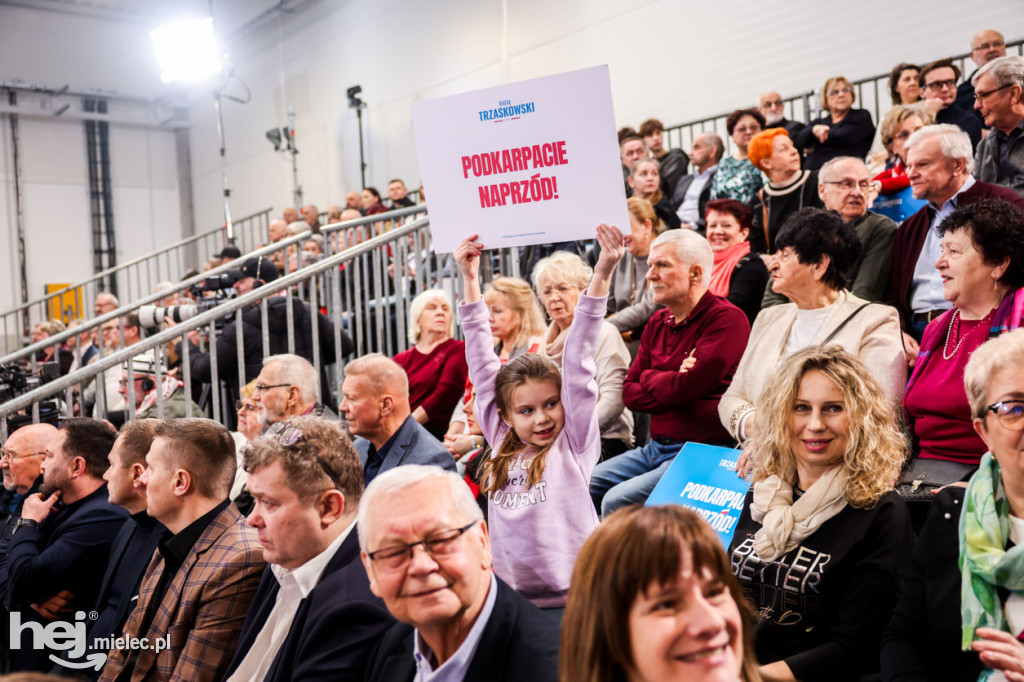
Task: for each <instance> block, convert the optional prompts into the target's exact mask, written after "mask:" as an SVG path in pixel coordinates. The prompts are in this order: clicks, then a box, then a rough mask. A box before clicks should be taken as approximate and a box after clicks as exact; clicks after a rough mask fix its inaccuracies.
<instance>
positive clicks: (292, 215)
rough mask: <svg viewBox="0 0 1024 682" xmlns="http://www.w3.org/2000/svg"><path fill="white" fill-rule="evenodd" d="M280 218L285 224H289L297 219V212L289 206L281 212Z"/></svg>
mask: <svg viewBox="0 0 1024 682" xmlns="http://www.w3.org/2000/svg"><path fill="white" fill-rule="evenodd" d="M281 219H282V220H284V224H285V225H291V224H292V223H294V222H295V221H296V220H298V219H299V212H298V211H296V210H295V209H294V208H292V207H291V206H289V207H288V208H286V209H285V210H284V211H282V212H281Z"/></svg>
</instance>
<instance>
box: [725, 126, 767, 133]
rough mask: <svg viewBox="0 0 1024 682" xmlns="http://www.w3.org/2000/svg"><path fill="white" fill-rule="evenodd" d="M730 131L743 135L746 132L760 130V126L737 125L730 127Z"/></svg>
mask: <svg viewBox="0 0 1024 682" xmlns="http://www.w3.org/2000/svg"><path fill="white" fill-rule="evenodd" d="M732 132H734V133H739V134H740V135H745V134H746V133H759V132H761V126H737V127H735V128H733V129H732Z"/></svg>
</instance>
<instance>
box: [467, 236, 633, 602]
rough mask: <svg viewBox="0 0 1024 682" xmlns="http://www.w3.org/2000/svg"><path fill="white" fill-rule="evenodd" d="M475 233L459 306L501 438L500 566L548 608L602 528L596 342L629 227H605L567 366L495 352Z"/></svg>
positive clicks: (494, 506)
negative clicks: (594, 495) (505, 358)
mask: <svg viewBox="0 0 1024 682" xmlns="http://www.w3.org/2000/svg"><path fill="white" fill-rule="evenodd" d="M476 239H477V235H472V236H470V237H469V238H468V239H465V240H463V241H462V243H461V244H459V247H458V248H457V249H456V250H455V260H456V262H458V264H459V270H460V271H461V272H462V276H463V280H464V282H465V294H466V298H465V301H464V303H463V304H462V306H461V307H460V308H459V314H460V317H461V320H462V329H463V332H464V333H465V337H466V361H467V363H468V365H469V378H470V380H471V381H472V382H473V385H474V386H475V387H476V392H477V396H476V400H477V402H476V414H477V420H478V422H479V423H480V426H481V428H482V429H483V432H484V436H485V437H486V438H487V442H488V443H493V444H494V449H493V451H492V453H491V458H490V459H489V460H488V461H487V463H486V464H485V465H484V472H483V479H482V483H481V491H483V492H485V493H486V494H487V496H488V499H489V502H488V520H489V523H490V531H491V537H492V538H493V542H492V543H491V550H492V553H493V561H494V572H495V573H496V574H497V575H498V577H500V578H501V579H502V580H504V581H506V582H507V583H509V584H510V585H511V586H512V587H513V588H515V590H516V591H518V592H519V593H520V594H522V595H523V596H525V597H526V598H528V599H529V600H530V601H532V602H533V603H534V604H536V605H537V606H539V607H541V608H550V609H560V608H562V607H564V606H565V600H566V595H567V594H568V591H569V578H570V576H571V574H572V568H573V563H574V561H575V559H576V553H577V552H578V551H579V550H580V547H582V546H583V542H584V540H586V538H587V536H588V535H589V534H590V531H592V530H593V529H594V528H596V527H597V523H598V520H597V513H596V512H595V510H594V505H593V502H592V501H591V499H590V473H591V471H593V469H594V465H595V464H597V460H598V458H599V457H600V454H601V433H600V430H599V428H598V423H597V382H596V381H595V379H594V374H595V372H596V367H595V365H594V348H595V346H596V345H597V338H598V334H599V333H600V330H601V322H602V320H603V318H604V312H605V301H606V299H607V297H608V288H609V283H610V281H611V277H612V273H613V272H614V270H615V265H616V263H618V261H619V259H620V258H621V257H622V254H623V252H624V250H625V249H624V246H623V239H622V234H621V233H620V232H619V231H618V230H617V229H616V228H614V227H608V226H607V225H600V226H598V228H597V240H598V242H599V243H600V245H601V257H600V259H599V260H598V262H597V266H596V267H595V268H594V277H593V279H592V280H591V282H590V286H589V287H588V289H587V291H586V292H584V293H582V294H580V301H579V304H578V306H577V308H576V315H575V317H574V318H573V321H572V325H571V326H570V327H569V334H568V337H567V339H566V343H565V348H566V352H565V354H564V356H563V359H562V372H561V373H559V371H558V368H557V367H556V366H555V365H554V363H552V362H551V361H550V360H548V359H547V358H544V357H542V356H540V355H537V354H535V353H527V354H525V355H521V356H519V357H517V358H513V359H512V360H510V361H509V362H508V363H507V364H505V365H502V364H501V362H500V361H499V360H498V357H497V356H496V355H495V354H494V340H493V338H492V336H491V330H490V326H489V324H488V322H487V318H488V312H487V305H486V304H485V303H484V301H483V297H482V296H481V293H480V281H479V279H478V275H479V267H480V254H481V252H482V250H483V248H484V247H483V244H481V243H479V242H477V241H476Z"/></svg>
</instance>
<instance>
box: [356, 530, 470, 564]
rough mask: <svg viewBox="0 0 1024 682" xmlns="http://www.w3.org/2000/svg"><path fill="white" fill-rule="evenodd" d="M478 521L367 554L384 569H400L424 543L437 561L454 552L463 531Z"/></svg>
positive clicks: (428, 552)
mask: <svg viewBox="0 0 1024 682" xmlns="http://www.w3.org/2000/svg"><path fill="white" fill-rule="evenodd" d="M477 521H480V519H477V520H476V521H470V522H469V523H467V524H466V525H465V526H463V527H462V528H452V529H450V530H439V531H437V532H436V533H431V534H430V535H428V536H427V537H425V538H423V539H422V540H420V541H419V542H411V543H409V544H408V545H393V546H391V547H384V548H382V549H378V550H377V551H375V552H367V554H366V556H368V557H369V558H370V561H372V562H374V563H375V564H376V565H377V566H380V567H381V568H382V569H386V570H388V571H398V570H401V569H403V568H405V566H406V565H407V564H408V563H409V562H410V561H412V552H413V550H414V549H415V548H417V547H419V546H420V545H422V546H423V549H424V551H426V553H427V554H429V555H430V557H431V558H432V559H434V560H435V561H436V560H438V559H440V558H444V557H447V556H451V555H452V554H454V553H455V541H456V540H458V539H459V538H460V537H462V535H463V533H465V532H466V531H467V530H469V529H470V528H472V527H473V526H475V525H476V523H477Z"/></svg>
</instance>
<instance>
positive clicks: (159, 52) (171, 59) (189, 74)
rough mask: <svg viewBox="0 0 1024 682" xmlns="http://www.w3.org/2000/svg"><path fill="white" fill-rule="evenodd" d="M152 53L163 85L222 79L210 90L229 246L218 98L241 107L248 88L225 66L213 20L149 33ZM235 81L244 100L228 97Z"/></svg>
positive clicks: (224, 149) (181, 23) (230, 230)
mask: <svg viewBox="0 0 1024 682" xmlns="http://www.w3.org/2000/svg"><path fill="white" fill-rule="evenodd" d="M149 35H150V37H151V38H152V40H153V50H154V52H156V58H157V61H158V62H159V64H160V80H162V81H163V82H164V83H174V82H183V83H189V82H192V83H198V82H203V81H208V80H209V79H211V78H213V77H214V76H221V77H222V78H223V79H224V80H223V82H222V83H221V85H220V87H218V88H216V89H215V90H214V91H213V109H214V112H216V115H217V139H218V141H219V143H220V168H221V174H220V177H221V186H222V188H223V191H224V229H225V231H226V240H227V243H228V244H232V245H234V243H235V227H234V223H232V221H231V190H230V189H229V188H228V175H227V170H226V162H227V145H226V143H225V141H224V115H223V112H222V107H221V98H227V99H230V100H232V101H234V102H238V103H240V104H245V103H246V102H248V101H249V100H250V99H251V97H252V95H251V93H250V92H249V88H248V87H247V86H246V85H245V83H243V82H242V81H241V79H239V78H238V77H237V76H236V75H235V73H234V70H233V69H231V68H229V67H227V66H226V65H225V60H224V58H223V55H222V54H221V50H220V48H219V47H218V45H217V40H216V37H215V36H214V32H213V19H212V18H211V17H206V18H204V19H183V20H181V21H177V22H174V23H171V24H167V25H165V26H161V27H160V28H158V29H156V30H154V31H151V32H150V34H149ZM232 78H234V79H235V80H237V81H238V83H239V84H240V85H241V86H242V88H244V89H245V95H244V96H243V97H236V96H234V95H230V94H227V88H228V85H229V83H230V82H231V79H232Z"/></svg>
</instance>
